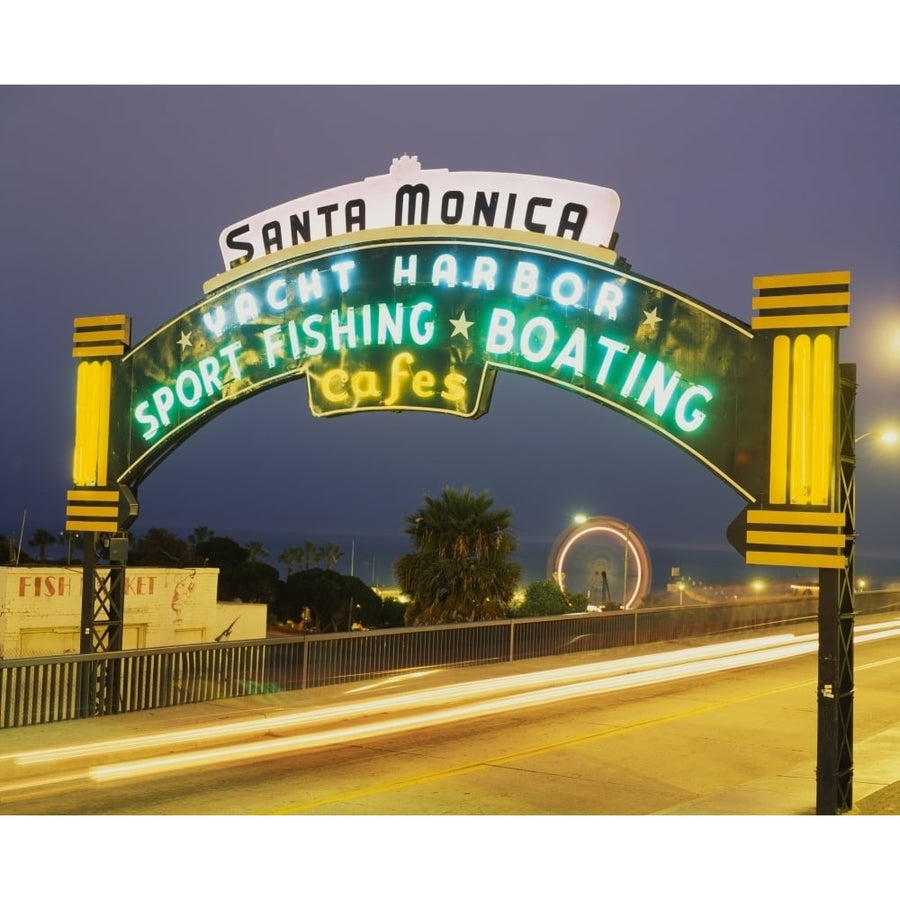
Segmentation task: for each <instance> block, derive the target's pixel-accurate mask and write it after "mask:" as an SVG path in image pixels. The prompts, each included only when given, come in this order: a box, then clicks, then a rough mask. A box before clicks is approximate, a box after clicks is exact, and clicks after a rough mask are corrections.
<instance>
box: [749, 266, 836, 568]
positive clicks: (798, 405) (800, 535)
mask: <svg viewBox="0 0 900 900" xmlns="http://www.w3.org/2000/svg"><path fill="white" fill-rule="evenodd" d="M753 288H754V290H755V291H756V292H757V295H756V296H755V297H754V298H753V309H754V310H755V312H756V316H755V317H754V318H753V320H752V322H751V327H752V329H753V330H754V331H758V332H763V331H765V332H769V333H770V334H771V336H772V389H771V390H772V395H771V423H770V424H771V440H770V453H769V480H768V497H767V498H766V500H765V502H764V503H763V504H761V507H760V508H756V509H750V510H748V512H747V551H746V560H747V562H748V563H754V564H759V565H773V566H795V567H798V566H799V567H804V566H806V567H813V568H843V567H844V565H845V561H846V554H845V547H846V535H845V525H846V522H845V517H844V515H843V513H842V510H841V505H840V502H839V498H838V486H839V478H838V472H837V464H836V460H837V450H838V448H837V443H838V428H839V423H838V409H839V403H838V391H839V379H840V362H839V355H838V335H839V329H841V328H845V327H847V326H848V325H849V324H850V273H849V272H846V271H840V272H813V273H807V274H799V275H766V276H761V277H757V278H754V279H753Z"/></svg>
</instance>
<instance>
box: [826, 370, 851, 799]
mask: <svg viewBox="0 0 900 900" xmlns="http://www.w3.org/2000/svg"><path fill="white" fill-rule="evenodd" d="M840 368H841V377H840V390H839V392H838V395H839V399H838V402H839V405H840V410H839V416H838V440H837V441H836V448H835V455H836V458H837V459H836V462H837V466H836V474H837V480H838V484H837V500H838V503H839V510H840V511H841V512H843V513H844V515H845V523H846V524H845V533H846V535H847V543H846V551H845V552H846V566H845V567H844V568H843V569H819V673H818V678H819V682H818V692H817V693H818V747H817V765H816V813H817V814H818V815H835V814H838V813H844V812H849V811H850V810H851V809H852V808H853V692H854V682H853V622H854V615H855V610H854V601H853V562H854V554H855V544H856V450H855V404H856V366H855V365H854V364H851V363H847V364H843V365H841V367H840Z"/></svg>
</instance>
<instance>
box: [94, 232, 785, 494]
mask: <svg viewBox="0 0 900 900" xmlns="http://www.w3.org/2000/svg"><path fill="white" fill-rule="evenodd" d="M386 231H387V232H388V234H387V237H386V238H382V237H378V236H376V235H373V234H369V235H367V236H366V238H365V239H364V240H359V241H358V242H357V243H354V244H352V245H348V244H347V243H346V241H345V243H344V244H343V245H342V246H337V247H334V248H333V249H321V247H320V248H319V249H318V250H315V249H312V248H306V250H305V252H304V250H303V248H298V249H297V250H295V251H293V252H292V253H291V254H288V255H287V256H284V255H276V257H274V258H270V259H269V260H267V261H266V264H265V265H264V266H261V267H259V268H257V269H255V270H254V271H252V272H250V273H248V274H246V275H244V276H241V274H240V270H237V271H236V272H234V273H232V274H231V275H230V276H229V277H230V279H231V280H230V281H227V282H226V283H225V284H224V285H223V286H221V287H215V286H214V287H213V289H212V290H210V292H209V293H208V294H207V296H206V298H205V299H204V300H203V301H202V302H201V303H199V304H197V305H196V306H194V307H192V308H191V309H188V310H187V311H186V312H185V313H183V314H182V315H181V316H179V317H178V318H176V319H174V320H172V321H171V322H169V323H168V324H167V325H165V326H163V327H162V328H161V329H160V330H159V331H157V332H156V333H155V334H153V335H152V336H151V337H149V338H148V339H147V340H145V341H144V342H143V343H142V344H140V345H139V346H137V347H136V348H134V349H133V350H132V351H131V352H130V353H129V354H127V355H126V356H125V358H124V359H123V366H125V367H127V368H128V369H129V370H130V371H129V375H128V377H126V378H119V379H116V382H115V385H116V389H117V396H116V397H115V398H114V402H115V404H116V409H117V410H118V411H119V415H123V416H127V418H128V421H129V423H130V425H129V429H128V444H127V447H113V448H112V449H113V455H114V457H117V458H118V459H119V460H120V462H121V470H122V472H123V475H122V477H121V478H120V479H119V480H120V481H123V482H132V483H136V482H137V481H139V480H140V479H141V478H142V477H143V476H144V475H145V474H146V473H147V472H148V471H149V469H150V468H152V466H153V465H154V464H155V462H156V461H158V460H159V459H160V458H161V457H162V456H164V455H166V454H167V453H168V452H169V451H170V450H171V449H173V448H174V447H175V446H177V444H179V443H180V442H181V441H182V440H183V439H184V438H185V437H186V436H187V435H188V434H190V433H192V432H193V431H194V430H195V429H196V428H197V427H199V425H201V424H202V423H203V422H204V421H205V420H206V419H208V418H209V417H210V416H213V415H215V414H217V413H218V412H220V411H221V410H222V409H223V408H225V407H226V406H228V405H230V404H232V403H235V402H237V401H239V400H241V399H244V398H245V397H247V396H249V395H250V394H252V393H254V392H256V391H259V390H262V389H265V388H268V387H272V386H274V385H276V384H280V383H282V382H284V381H287V380H290V379H293V378H299V377H305V378H306V381H307V387H308V391H309V404H310V409H311V411H312V413H313V415H315V416H333V415H340V414H344V413H351V412H362V411H372V410H389V411H400V410H427V411H433V412H442V413H448V414H452V415H457V416H464V417H471V418H474V417H477V416H480V415H482V414H483V413H485V412H486V411H487V409H488V406H489V403H490V397H491V389H492V386H493V383H494V378H495V375H496V372H497V371H498V370H501V369H502V370H507V371H515V372H521V373H524V374H527V375H531V376H533V377H536V378H540V379H543V380H545V381H549V382H551V383H553V384H557V385H559V386H561V387H564V388H566V389H568V390H573V391H576V392H578V393H580V394H583V395H584V396H586V397H589V398H591V399H593V400H596V401H598V402H600V403H603V404H605V405H607V406H610V407H613V408H615V409H617V410H619V411H620V412H623V413H625V414H626V415H629V416H631V417H633V418H635V419H638V420H639V421H641V422H643V423H644V424H645V425H647V426H649V427H651V428H652V429H654V430H656V431H658V432H660V433H662V434H664V435H665V436H666V437H668V438H669V439H671V440H673V441H674V442H676V443H677V444H679V445H680V446H682V447H683V448H684V449H685V450H687V451H688V452H690V453H692V454H693V455H695V456H697V457H699V458H700V459H701V460H702V461H704V462H705V463H706V464H707V465H708V466H709V467H710V468H712V469H713V470H714V471H716V472H717V474H719V475H720V476H721V477H723V478H724V479H725V480H726V481H728V482H729V483H730V484H732V486H734V487H735V488H736V489H737V490H739V491H741V492H742V493H745V494H747V495H748V496H749V495H751V494H752V493H753V488H752V485H751V484H750V482H752V481H753V480H754V479H755V478H756V475H757V473H756V471H755V469H756V466H755V464H754V460H755V459H756V458H757V457H758V452H757V451H758V448H759V447H765V440H766V439H767V435H766V434H765V433H763V432H765V427H764V426H763V425H762V424H761V425H760V427H759V428H758V429H757V434H755V435H754V434H753V433H752V431H753V429H748V428H747V427H746V426H747V422H748V416H749V417H750V421H751V422H752V421H755V418H754V409H755V407H756V406H757V405H759V404H760V402H761V401H760V399H754V396H753V395H754V394H759V393H760V391H759V390H758V389H757V390H755V391H754V390H753V387H754V378H753V372H754V369H755V367H756V366H757V362H756V361H757V360H758V359H762V358H763V357H762V356H759V355H758V351H759V349H760V348H759V338H758V337H756V338H754V336H753V334H752V332H751V331H750V329H749V327H748V326H746V325H744V324H743V323H740V322H738V321H736V320H734V319H731V318H729V317H727V316H725V315H724V314H722V313H720V312H718V311H716V310H714V309H712V308H710V307H708V306H705V305H703V304H701V303H699V302H698V301H696V300H693V299H691V298H689V297H686V296H685V295H683V294H679V293H677V292H675V291H673V290H671V289H669V288H667V287H665V286H663V285H661V284H657V283H655V282H653V281H650V280H649V279H646V278H643V277H642V276H640V275H637V274H634V273H632V272H630V271H628V270H626V269H624V268H619V267H616V266H615V265H614V264H613V263H610V262H608V261H604V260H608V259H609V258H610V256H611V255H610V254H609V253H608V251H601V252H596V253H592V251H591V250H590V248H585V247H578V246H575V245H574V244H571V242H570V246H572V249H571V250H569V249H568V248H567V247H566V248H560V247H559V246H558V245H559V242H556V243H555V244H554V242H552V241H547V242H546V244H547V246H546V247H543V246H541V245H540V243H535V242H534V241H530V240H529V243H527V244H526V243H522V242H521V241H520V240H516V239H515V238H513V239H511V238H510V233H509V232H503V233H498V232H496V231H494V230H492V229H471V230H470V232H471V233H472V236H457V237H454V238H452V239H450V238H447V237H445V236H435V237H429V236H427V235H425V236H422V235H417V236H414V237H409V236H406V235H405V234H404V233H403V231H402V230H394V229H388V230H386ZM475 232H479V234H477V235H475V234H474V233H475ZM498 234H500V236H499V237H498V236H497V235H498ZM604 254H605V255H604ZM123 384H124V385H127V387H128V390H127V392H125V391H123V390H121V389H119V388H120V386H121V385H123ZM745 386H746V391H745V390H744V388H745ZM762 400H763V401H764V400H765V398H762ZM739 410H740V411H741V416H740V419H741V428H740V431H741V434H740V437H739V434H738V431H739V422H738V411H739ZM759 421H760V423H764V422H765V414H764V412H763V411H762V410H760V419H759ZM535 424H539V423H535ZM561 439H565V436H564V435H561ZM764 456H765V452H763V457H762V458H764Z"/></svg>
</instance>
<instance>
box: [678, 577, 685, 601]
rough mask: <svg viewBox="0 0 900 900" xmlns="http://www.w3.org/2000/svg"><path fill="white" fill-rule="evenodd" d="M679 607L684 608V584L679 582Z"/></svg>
mask: <svg viewBox="0 0 900 900" xmlns="http://www.w3.org/2000/svg"><path fill="white" fill-rule="evenodd" d="M678 605H679V606H684V582H683V581H679V582H678Z"/></svg>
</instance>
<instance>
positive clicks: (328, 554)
mask: <svg viewBox="0 0 900 900" xmlns="http://www.w3.org/2000/svg"><path fill="white" fill-rule="evenodd" d="M343 555H344V551H343V550H341V548H340V547H338V545H337V544H332V543H327V544H325V546H324V547H322V550H321V555H320V556H319V559H323V560H325V568H326V569H331V568H333V567H334V566H335V565H336V564H337V561H338V560H339V559H340V558H341V557H342V556H343Z"/></svg>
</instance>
